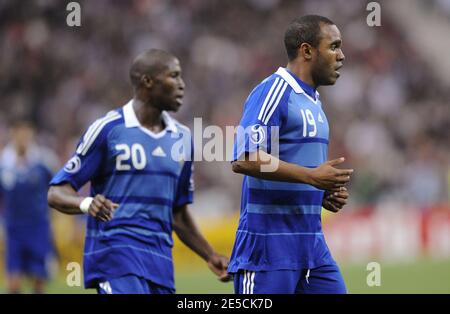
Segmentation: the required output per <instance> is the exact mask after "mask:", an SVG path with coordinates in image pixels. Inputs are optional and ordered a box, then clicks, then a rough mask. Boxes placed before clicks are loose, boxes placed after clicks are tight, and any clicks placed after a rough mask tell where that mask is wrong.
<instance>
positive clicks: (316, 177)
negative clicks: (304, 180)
mask: <svg viewBox="0 0 450 314" xmlns="http://www.w3.org/2000/svg"><path fill="white" fill-rule="evenodd" d="M344 160H345V159H344V157H341V158H338V159H334V160H329V161H327V162H324V163H323V164H321V165H320V166H319V167H317V168H314V169H311V176H310V184H311V185H313V186H315V187H316V188H318V189H321V190H332V189H336V188H340V187H343V186H344V185H345V184H347V183H348V182H349V181H350V176H351V175H352V173H353V169H338V168H335V166H337V165H339V164H341V163H343V162H344Z"/></svg>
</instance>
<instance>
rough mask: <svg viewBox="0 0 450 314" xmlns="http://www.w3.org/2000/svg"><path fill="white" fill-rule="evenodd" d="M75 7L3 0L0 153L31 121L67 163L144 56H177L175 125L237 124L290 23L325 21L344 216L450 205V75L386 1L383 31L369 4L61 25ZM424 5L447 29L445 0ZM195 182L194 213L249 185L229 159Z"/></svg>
mask: <svg viewBox="0 0 450 314" xmlns="http://www.w3.org/2000/svg"><path fill="white" fill-rule="evenodd" d="M67 2H68V1H58V0H36V1H14V0H3V1H0V110H1V115H0V148H1V147H2V146H3V145H5V143H6V142H7V134H8V133H7V129H8V122H9V121H10V120H11V119H14V118H15V117H19V116H29V117H31V118H32V119H33V121H34V123H35V124H36V125H37V127H38V130H39V143H41V144H43V145H46V146H49V147H50V148H52V149H54V150H55V151H56V152H57V154H58V156H59V158H60V162H61V165H62V164H63V163H64V162H65V161H66V160H67V159H68V158H69V157H70V155H71V154H72V153H73V151H74V150H75V145H76V142H77V141H78V139H79V137H80V135H81V134H82V132H83V131H84V130H85V129H86V128H87V127H88V126H89V125H90V124H91V123H92V122H93V121H94V120H95V119H97V118H98V117H101V116H102V115H104V114H105V113H106V112H107V111H109V110H111V109H113V108H116V107H120V106H122V105H124V104H125V103H126V102H127V101H128V100H129V99H130V98H131V97H132V89H131V86H130V83H129V79H128V68H129V65H130V63H131V61H132V59H133V58H134V57H135V56H136V55H137V54H139V53H140V52H142V51H143V50H145V49H148V48H161V49H165V50H168V51H170V52H172V53H173V54H175V55H176V56H178V58H179V59H180V62H181V65H182V68H183V76H184V80H185V82H186V97H185V102H184V106H183V107H182V109H181V110H180V112H179V113H177V114H176V115H175V117H176V118H177V119H178V120H180V121H181V122H182V123H184V124H186V125H188V126H190V127H192V123H193V119H194V117H202V118H203V126H204V127H205V126H207V125H210V124H211V125H218V126H221V127H225V126H227V125H237V124H238V122H239V119H240V116H241V113H242V106H243V103H244V101H245V99H246V97H247V95H248V94H249V92H250V91H251V90H252V88H253V87H254V86H255V85H257V84H258V83H259V82H260V81H261V80H262V79H264V78H265V77H267V76H269V75H270V74H271V73H273V72H274V71H276V69H277V68H278V67H279V66H285V65H286V63H287V58H286V55H285V51H284V45H283V35H284V31H285V29H286V26H287V25H288V23H289V22H290V21H291V20H292V19H294V18H295V17H298V16H301V15H304V14H308V13H317V14H320V15H324V16H327V17H329V18H330V19H331V20H333V21H334V22H335V23H336V24H337V25H338V27H339V28H340V30H341V33H342V37H343V51H344V53H345V55H346V61H345V63H344V68H343V69H342V70H341V78H340V79H339V80H338V82H337V84H336V85H335V86H330V87H322V88H319V92H320V94H321V99H322V102H323V103H324V110H325V112H326V113H327V117H328V120H329V122H330V129H331V140H330V151H329V152H330V159H331V158H337V157H340V156H345V157H346V159H347V161H346V165H345V166H350V167H352V168H354V169H355V174H354V178H353V181H352V184H351V187H350V194H351V204H350V206H349V207H350V210H351V208H361V207H364V206H379V207H382V206H381V205H382V204H385V203H386V202H388V203H391V202H394V203H395V202H398V203H407V204H413V205H414V206H418V207H423V208H426V207H427V206H429V205H431V204H434V203H439V202H443V203H445V202H448V199H449V184H450V183H449V182H450V138H449V129H450V88H449V85H448V82H449V80H447V81H445V80H443V79H442V77H439V76H438V75H437V74H436V71H434V70H433V69H434V68H433V66H436V63H437V66H439V62H440V60H439V59H431V60H430V58H427V57H426V56H425V55H424V54H423V53H421V50H422V49H430V47H423V46H421V42H411V41H409V40H407V36H405V34H406V33H407V32H410V31H411V32H413V31H414V30H413V29H411V30H408V29H404V28H403V27H402V25H401V23H400V21H397V20H396V19H395V18H392V17H391V16H390V14H388V12H386V10H384V8H385V7H384V5H388V4H387V2H385V1H384V2H383V1H379V2H380V3H381V8H382V16H381V22H382V26H381V27H369V26H368V25H367V24H366V17H367V14H368V13H369V12H368V11H367V10H366V5H367V1H344V0H338V1H318V0H309V1H300V0H284V1H282V0H246V1H219V0H212V1H202V0H182V1H181V0H180V1H166V0H133V1H119V0H117V1H114V0H110V1H106V0H99V1H97V0H96V1H78V2H79V3H80V5H81V27H69V26H67V25H66V16H67V14H68V13H69V12H67V11H66V4H67ZM411 5H421V6H424V5H423V4H418V3H417V2H415V1H411ZM426 7H427V9H428V10H432V11H433V12H434V13H433V14H435V15H438V16H441V17H442V18H444V19H445V20H446V21H448V23H449V24H450V4H449V1H446V0H436V1H426ZM383 10H384V11H383ZM419 27H423V26H419ZM447 27H448V26H447ZM437 40H438V39H437ZM441 40H447V41H449V39H448V38H446V39H445V38H442V39H441ZM442 58H448V51H446V52H443V53H442ZM447 73H448V75H449V76H450V71H448V72H447ZM195 179H196V190H197V192H196V198H195V203H194V208H197V209H198V210H202V213H204V214H207V213H211V214H217V213H224V212H227V213H230V212H235V211H237V210H238V208H239V202H240V182H241V177H240V176H238V175H236V174H233V173H232V171H231V167H230V165H229V163H228V162H226V161H224V162H212V163H208V162H198V163H197V164H196V177H195Z"/></svg>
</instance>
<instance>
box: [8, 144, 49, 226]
mask: <svg viewBox="0 0 450 314" xmlns="http://www.w3.org/2000/svg"><path fill="white" fill-rule="evenodd" d="M55 164H56V157H55V156H54V154H53V153H52V152H51V151H49V150H47V149H44V148H40V147H37V146H36V145H31V146H30V147H29V148H28V151H27V154H26V156H25V158H24V160H23V161H19V160H18V156H17V154H16V152H15V150H14V148H13V147H12V146H11V145H8V146H6V147H5V149H4V150H3V152H2V154H1V157H0V191H1V192H2V193H1V194H2V196H3V197H2V198H3V203H4V207H5V224H6V226H7V228H8V229H14V230H16V231H17V232H18V230H24V232H26V230H27V228H32V227H43V226H47V225H48V224H49V215H48V211H49V209H48V205H47V189H48V182H49V181H50V179H51V177H52V175H53V169H54V168H55Z"/></svg>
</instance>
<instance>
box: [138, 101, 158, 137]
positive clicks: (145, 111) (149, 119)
mask: <svg viewBox="0 0 450 314" xmlns="http://www.w3.org/2000/svg"><path fill="white" fill-rule="evenodd" d="M133 109H134V112H135V113H136V118H137V119H138V120H139V123H140V124H141V125H142V126H143V127H145V128H147V129H149V130H151V131H152V132H159V131H161V130H163V129H164V122H163V119H162V115H161V110H159V109H158V108H156V107H154V106H152V105H150V104H148V103H144V102H143V101H141V100H139V99H137V98H134V99H133Z"/></svg>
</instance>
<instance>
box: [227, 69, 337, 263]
mask: <svg viewBox="0 0 450 314" xmlns="http://www.w3.org/2000/svg"><path fill="white" fill-rule="evenodd" d="M301 83H303V82H301V81H300V79H299V78H298V77H296V76H295V75H293V74H292V73H290V72H288V70H286V69H285V68H279V69H278V71H277V72H275V73H274V74H272V75H271V76H269V77H268V78H266V79H265V80H263V81H262V82H261V83H260V84H259V85H258V86H256V88H255V89H254V90H253V91H252V92H251V94H250V95H249V97H248V98H247V100H246V103H245V105H244V111H243V115H242V119H241V121H240V126H241V127H242V129H245V132H244V131H242V132H241V133H239V131H238V132H237V136H236V141H235V146H234V160H237V159H239V158H241V157H242V156H243V154H245V153H250V152H255V151H257V150H264V151H266V152H268V153H270V154H272V155H276V156H277V157H278V158H279V159H280V160H282V161H285V162H289V163H293V164H296V165H299V166H303V167H310V168H314V167H318V166H319V165H320V164H322V163H323V162H325V161H326V160H327V153H328V133H329V128H328V122H327V118H326V116H325V113H324V111H323V110H322V103H321V101H320V99H319V94H318V93H317V92H316V94H315V95H313V96H314V97H311V95H308V93H306V92H305V91H304V90H303V89H302V87H301ZM323 194H324V191H323V190H320V189H317V188H315V187H313V186H311V185H308V184H302V183H288V182H280V181H270V180H263V179H259V178H255V177H251V176H244V180H243V186H242V196H241V211H240V221H239V226H238V230H237V233H236V241H235V244H234V248H233V252H232V256H231V261H230V265H229V271H230V272H238V271H239V270H251V271H271V270H281V269H292V270H296V269H303V268H314V267H318V266H320V265H324V264H329V263H332V262H334V260H333V259H332V257H331V254H330V252H329V249H328V247H327V244H326V242H325V239H324V235H323V232H322V225H321V209H322V200H323Z"/></svg>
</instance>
